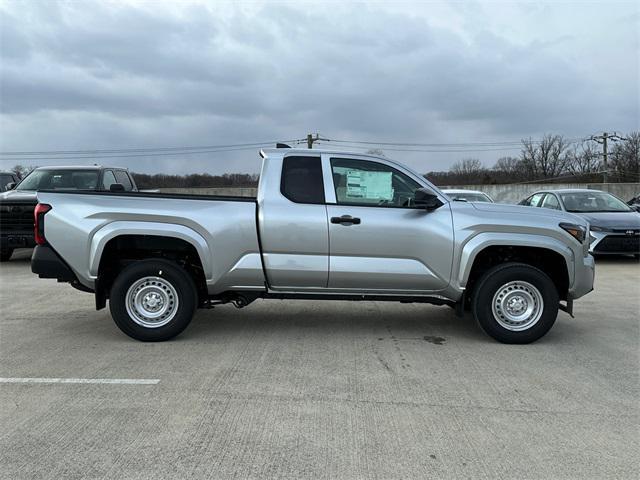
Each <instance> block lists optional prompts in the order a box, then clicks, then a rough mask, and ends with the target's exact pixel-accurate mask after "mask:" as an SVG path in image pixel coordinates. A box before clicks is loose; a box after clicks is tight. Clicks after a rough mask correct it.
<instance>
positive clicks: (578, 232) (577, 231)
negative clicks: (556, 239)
mask: <svg viewBox="0 0 640 480" xmlns="http://www.w3.org/2000/svg"><path fill="white" fill-rule="evenodd" d="M560 228H561V229H563V230H564V231H565V232H567V233H568V234H569V235H571V236H572V237H573V238H575V239H576V240H577V241H578V242H580V243H582V242H584V239H585V238H586V235H587V229H586V228H584V227H583V226H582V225H575V224H573V223H561V224H560Z"/></svg>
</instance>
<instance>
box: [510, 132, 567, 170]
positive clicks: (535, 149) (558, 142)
mask: <svg viewBox="0 0 640 480" xmlns="http://www.w3.org/2000/svg"><path fill="white" fill-rule="evenodd" d="M568 148H569V143H568V142H567V141H566V140H565V139H564V137H563V136H562V135H551V134H546V135H545V136H544V137H542V140H541V141H539V142H534V141H533V140H532V139H531V138H528V139H523V140H522V151H521V153H520V155H521V158H522V165H523V167H524V169H525V170H526V172H527V174H528V177H530V179H531V180H534V179H538V178H553V177H557V176H560V175H561V174H563V173H564V172H566V170H567V165H568V163H569V155H567V149H568Z"/></svg>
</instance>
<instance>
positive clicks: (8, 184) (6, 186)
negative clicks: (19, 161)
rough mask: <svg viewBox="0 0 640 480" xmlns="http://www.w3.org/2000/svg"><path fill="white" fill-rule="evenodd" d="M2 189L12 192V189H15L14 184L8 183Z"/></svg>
mask: <svg viewBox="0 0 640 480" xmlns="http://www.w3.org/2000/svg"><path fill="white" fill-rule="evenodd" d="M4 188H5V190H7V191H9V190H13V189H14V188H16V182H9V183H7V184H6V185H5V186H4Z"/></svg>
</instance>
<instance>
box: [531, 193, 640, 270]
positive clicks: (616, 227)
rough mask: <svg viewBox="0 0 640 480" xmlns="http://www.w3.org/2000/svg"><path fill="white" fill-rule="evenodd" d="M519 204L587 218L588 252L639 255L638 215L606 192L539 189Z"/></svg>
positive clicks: (639, 231)
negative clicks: (588, 225)
mask: <svg viewBox="0 0 640 480" xmlns="http://www.w3.org/2000/svg"><path fill="white" fill-rule="evenodd" d="M520 204H521V205H527V206H531V207H542V208H549V209H552V210H562V211H566V212H570V213H573V214H576V215H579V216H581V217H582V218H584V219H585V220H587V221H588V222H589V224H590V228H591V236H592V239H591V246H590V252H591V253H594V254H602V255H607V254H610V255H620V254H632V255H635V256H636V258H640V214H639V213H638V212H636V211H635V210H634V209H632V208H631V207H629V206H628V205H627V204H625V203H624V202H623V201H622V200H620V199H619V198H618V197H616V196H614V195H612V194H610V193H608V192H603V191H600V190H589V189H562V190H550V191H539V192H535V193H534V194H533V195H531V196H529V197H527V198H525V199H524V200H522V201H521V202H520Z"/></svg>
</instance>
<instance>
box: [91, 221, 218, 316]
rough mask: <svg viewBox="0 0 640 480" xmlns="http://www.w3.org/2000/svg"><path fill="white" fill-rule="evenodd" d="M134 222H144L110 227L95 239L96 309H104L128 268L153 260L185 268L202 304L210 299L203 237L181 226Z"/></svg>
mask: <svg viewBox="0 0 640 480" xmlns="http://www.w3.org/2000/svg"><path fill="white" fill-rule="evenodd" d="M114 223H124V222H114ZM135 223H142V222H130V224H129V225H127V226H126V227H125V226H123V225H113V224H110V228H104V229H102V230H100V231H99V232H98V233H97V234H96V235H94V236H93V241H92V244H91V249H90V253H91V257H90V269H91V270H90V273H91V275H92V276H93V277H94V278H95V294H96V308H98V309H100V308H103V307H104V306H105V304H106V299H107V298H108V295H109V291H110V288H111V285H112V284H113V282H114V280H115V278H116V277H117V275H118V274H119V272H120V271H121V270H122V269H123V268H124V267H125V266H126V265H128V264H130V263H132V262H134V261H137V260H144V259H154V258H156V259H163V260H169V261H172V262H174V263H176V264H178V265H179V266H181V267H182V268H184V269H185V270H186V271H187V273H188V274H189V275H190V276H191V277H192V279H193V281H194V283H195V284H196V287H197V290H198V296H199V298H200V299H201V300H202V301H203V300H204V299H205V298H206V297H207V279H208V278H210V276H211V262H210V260H209V256H208V255H206V252H207V248H208V247H207V244H206V241H205V240H204V238H202V236H200V235H199V234H198V233H197V232H195V231H193V230H191V229H189V228H187V227H184V226H182V225H171V226H170V228H171V230H169V229H168V226H167V225H166V224H159V225H158V226H152V225H149V223H147V222H144V223H143V224H142V225H132V224H135ZM108 227H109V226H108Z"/></svg>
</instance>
